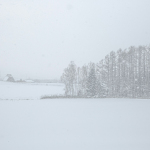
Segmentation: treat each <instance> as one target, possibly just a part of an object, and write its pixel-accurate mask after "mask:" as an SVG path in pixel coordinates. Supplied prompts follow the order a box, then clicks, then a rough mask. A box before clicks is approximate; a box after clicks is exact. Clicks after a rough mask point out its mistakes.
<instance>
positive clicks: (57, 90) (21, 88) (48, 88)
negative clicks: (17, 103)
mask: <svg viewBox="0 0 150 150" xmlns="http://www.w3.org/2000/svg"><path fill="white" fill-rule="evenodd" d="M55 94H64V85H63V84H61V83H15V82H3V81H0V100H4V99H5V100H6V99H11V100H14V99H15V100H19V99H22V100H23V99H24V100H25V99H26V100H27V99H28V100H29V99H32V100H33V99H40V97H41V96H44V95H55Z"/></svg>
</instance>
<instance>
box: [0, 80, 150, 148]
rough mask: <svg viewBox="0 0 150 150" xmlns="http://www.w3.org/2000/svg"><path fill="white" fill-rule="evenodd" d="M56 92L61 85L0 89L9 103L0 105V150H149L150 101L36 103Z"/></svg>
mask: <svg viewBox="0 0 150 150" xmlns="http://www.w3.org/2000/svg"><path fill="white" fill-rule="evenodd" d="M4 89H5V90H6V91H4ZM33 89H34V90H33ZM23 90H25V91H23ZM26 90H27V91H26ZM34 92H35V93H34ZM52 92H53V93H52ZM58 92H60V94H61V92H64V91H63V86H62V85H59V86H58V85H57V86H56V85H55V86H54V85H53V86H52V85H47V86H46V85H35V84H31V85H30V84H26V85H25V84H20V85H18V84H16V83H15V84H12V83H11V84H9V83H8V85H6V84H4V85H2V84H1V85H0V96H1V99H2V98H4V99H9V100H4V99H3V100H0V150H149V149H150V100H146V99H137V100H136V99H45V100H40V99H39V97H40V96H41V94H42V95H46V94H55V93H58ZM17 93H18V94H17ZM33 93H34V94H33ZM28 94H30V95H28ZM30 97H31V99H32V100H23V99H29V98H30ZM10 99H12V100H10ZM19 99H20V100H19Z"/></svg>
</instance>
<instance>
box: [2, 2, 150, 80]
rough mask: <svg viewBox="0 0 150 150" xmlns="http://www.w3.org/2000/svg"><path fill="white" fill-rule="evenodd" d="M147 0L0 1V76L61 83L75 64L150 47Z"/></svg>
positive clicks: (96, 60) (149, 20)
mask: <svg viewBox="0 0 150 150" xmlns="http://www.w3.org/2000/svg"><path fill="white" fill-rule="evenodd" d="M149 6H150V1H149V0H138V1H136V0H126V1H119V0H113V1H112V0H100V1H97V0H94V1H91V0H88V1H85V0H83V1H81V0H76V1H73V0H63V1H61V0H44V1H41V0H32V1H31V0H22V1H19V0H0V74H1V76H2V77H4V76H5V75H6V74H8V73H11V74H12V75H13V76H14V77H16V78H17V77H18V78H21V77H23V78H28V77H31V78H58V79H59V78H60V76H61V74H62V72H63V69H64V68H65V67H66V66H67V65H68V64H69V62H70V61H74V62H75V63H76V64H77V65H78V66H81V65H84V64H86V63H88V62H90V61H92V62H98V61H100V60H101V59H103V58H104V57H105V55H107V54H108V53H110V51H112V50H113V51H117V50H118V49H119V48H122V49H125V48H128V47H129V46H132V45H133V46H138V45H149V44H150V41H149V39H150V19H149V14H150V9H149Z"/></svg>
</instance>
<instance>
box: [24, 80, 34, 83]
mask: <svg viewBox="0 0 150 150" xmlns="http://www.w3.org/2000/svg"><path fill="white" fill-rule="evenodd" d="M25 82H27V83H34V81H33V80H25Z"/></svg>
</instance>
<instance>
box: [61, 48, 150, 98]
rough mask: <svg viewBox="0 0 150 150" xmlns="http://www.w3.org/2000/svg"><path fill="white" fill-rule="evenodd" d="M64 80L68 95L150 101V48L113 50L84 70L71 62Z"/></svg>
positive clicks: (83, 67) (62, 77) (85, 66)
mask: <svg viewBox="0 0 150 150" xmlns="http://www.w3.org/2000/svg"><path fill="white" fill-rule="evenodd" d="M61 81H62V82H63V83H64V84H65V95H66V96H72V97H74V96H76V97H111V98H113V97H114V98H115V97H129V98H150V47H149V46H139V47H135V46H131V47H129V48H128V49H125V50H122V49H119V50H118V51H117V52H114V51H112V52H110V54H108V55H106V56H105V58H104V59H102V60H101V61H99V62H98V63H92V62H90V63H89V64H87V65H84V66H82V67H78V66H76V64H75V63H74V62H70V64H69V65H68V67H67V68H65V69H64V72H63V74H62V76H61Z"/></svg>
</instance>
